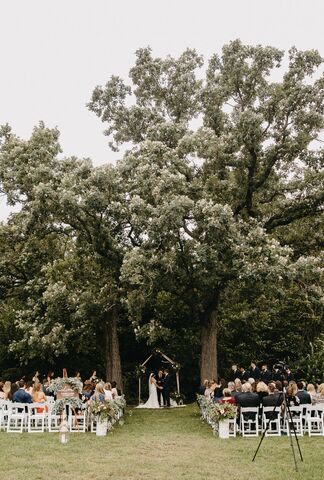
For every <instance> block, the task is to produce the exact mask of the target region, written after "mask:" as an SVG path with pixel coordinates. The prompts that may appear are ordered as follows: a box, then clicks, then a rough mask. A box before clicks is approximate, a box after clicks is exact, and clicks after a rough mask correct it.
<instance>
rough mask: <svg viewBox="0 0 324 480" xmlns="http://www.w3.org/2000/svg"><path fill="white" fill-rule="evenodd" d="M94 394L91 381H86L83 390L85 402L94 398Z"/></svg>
mask: <svg viewBox="0 0 324 480" xmlns="http://www.w3.org/2000/svg"><path fill="white" fill-rule="evenodd" d="M92 393H93V385H92V383H91V381H90V380H86V381H85V382H84V385H83V389H82V395H83V397H84V400H85V401H86V400H89V398H90V397H91V396H92Z"/></svg>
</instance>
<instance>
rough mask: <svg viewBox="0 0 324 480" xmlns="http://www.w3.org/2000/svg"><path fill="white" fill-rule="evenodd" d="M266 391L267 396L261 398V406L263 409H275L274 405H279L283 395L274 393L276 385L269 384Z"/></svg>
mask: <svg viewBox="0 0 324 480" xmlns="http://www.w3.org/2000/svg"><path fill="white" fill-rule="evenodd" d="M268 389H269V395H266V396H265V397H263V399H262V405H263V406H264V407H275V406H276V405H278V406H279V405H281V404H282V402H283V393H282V392H276V385H275V384H274V383H269V385H268Z"/></svg>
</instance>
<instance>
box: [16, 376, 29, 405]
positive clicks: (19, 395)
mask: <svg viewBox="0 0 324 480" xmlns="http://www.w3.org/2000/svg"><path fill="white" fill-rule="evenodd" d="M18 385H19V389H18V390H17V391H16V392H15V393H14V394H13V396H12V401H13V402H16V403H33V400H32V397H31V395H29V393H28V392H26V390H25V387H26V384H25V381H24V380H19V382H18Z"/></svg>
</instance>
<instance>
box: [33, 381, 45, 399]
mask: <svg viewBox="0 0 324 480" xmlns="http://www.w3.org/2000/svg"><path fill="white" fill-rule="evenodd" d="M32 399H33V402H34V403H41V402H46V395H45V393H44V392H43V389H42V384H41V383H39V382H37V383H35V384H34V387H33V393H32Z"/></svg>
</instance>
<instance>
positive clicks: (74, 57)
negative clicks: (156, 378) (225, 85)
mask: <svg viewBox="0 0 324 480" xmlns="http://www.w3.org/2000/svg"><path fill="white" fill-rule="evenodd" d="M323 18H324V2H323V1H322V0H308V1H306V0H271V1H270V0H268V1H267V2H266V1H262V0H226V1H225V0H219V1H217V0H200V1H198V0H119V1H118V2H117V1H114V2H113V1H112V0H52V1H49V0H0V46H1V54H0V62H1V73H0V124H3V123H6V122H8V123H9V124H10V125H11V126H12V127H13V130H14V131H15V133H17V134H18V135H19V136H21V137H23V138H27V137H28V136H29V135H30V133H31V130H32V128H33V126H34V125H35V124H37V123H38V121H39V120H44V121H45V123H46V125H47V126H49V127H54V126H58V127H59V129H60V131H61V145H62V147H63V150H64V154H65V155H71V154H75V155H77V156H79V157H90V158H92V160H93V162H94V163H95V164H102V163H104V162H109V161H111V160H113V159H115V158H116V154H113V153H111V152H110V151H109V148H108V145H107V138H106V137H104V136H103V135H102V130H103V128H104V126H103V124H102V123H101V122H100V120H99V119H98V118H97V117H96V116H95V115H94V114H93V113H91V112H89V111H88V110H87V108H86V107H85V104H86V102H87V101H88V100H89V98H90V96H91V92H92V90H93V88H94V87H95V86H96V85H98V84H104V83H105V82H106V81H107V79H108V78H109V77H110V75H111V74H118V75H121V76H123V77H126V76H127V74H128V70H129V68H130V67H131V66H132V64H133V61H134V52H135V50H136V49H137V48H139V47H144V46H147V45H150V46H151V47H152V48H153V53H154V54H156V55H159V56H163V55H167V54H171V55H177V54H179V53H181V52H182V51H183V50H184V49H185V48H187V47H194V48H196V49H197V50H198V51H199V52H200V53H202V54H204V55H205V56H206V57H209V56H210V55H211V54H212V53H213V52H220V49H221V47H222V45H223V44H224V43H227V42H228V41H230V40H232V39H235V38H241V40H242V41H243V42H245V43H250V44H257V43H261V44H268V45H273V46H276V47H279V48H282V49H286V50H287V49H288V48H289V47H290V46H292V45H296V46H297V48H299V49H309V48H317V49H318V50H319V51H320V52H321V53H322V54H323V55H324V36H323ZM7 214H8V208H7V207H6V205H5V202H4V199H2V200H0V219H1V218H5V217H6V215H7Z"/></svg>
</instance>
